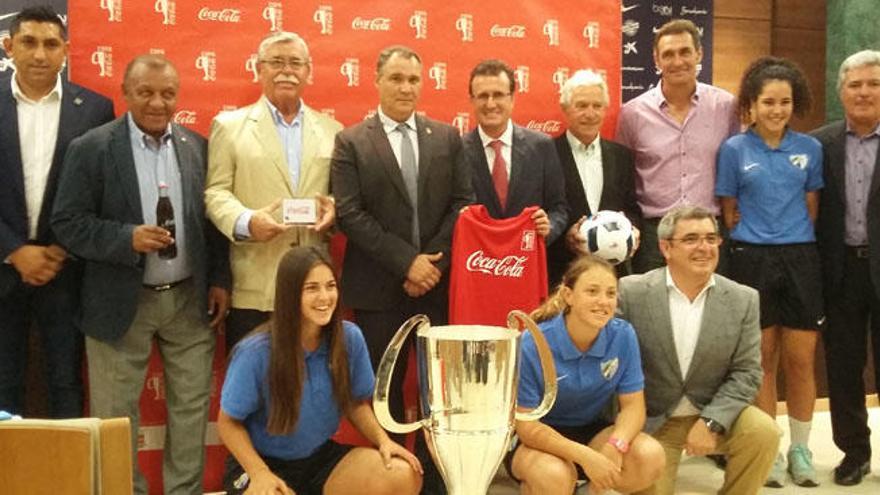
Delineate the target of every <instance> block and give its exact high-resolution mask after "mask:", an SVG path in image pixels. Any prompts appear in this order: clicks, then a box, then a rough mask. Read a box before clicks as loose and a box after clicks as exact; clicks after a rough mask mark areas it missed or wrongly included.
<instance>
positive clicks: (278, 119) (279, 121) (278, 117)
mask: <svg viewBox="0 0 880 495" xmlns="http://www.w3.org/2000/svg"><path fill="white" fill-rule="evenodd" d="M266 104H267V105H269V113H270V114H271V115H272V120H273V121H274V122H275V125H283V126H285V127H295V126H300V127H302V119H303V108H304V107H305V103H303V101H302V100H300V101H299V110H297V111H296V117H294V118H293V122H291V123H289V124H288V123H287V121H285V120H284V115H282V114H281V111H280V110H278V107H276V106H275V105H273V104H272V102H271V101H269V98H266Z"/></svg>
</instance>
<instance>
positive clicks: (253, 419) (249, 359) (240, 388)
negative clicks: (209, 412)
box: [220, 321, 375, 460]
mask: <svg viewBox="0 0 880 495" xmlns="http://www.w3.org/2000/svg"><path fill="white" fill-rule="evenodd" d="M342 325H343V330H344V333H345V347H346V351H347V352H348V368H349V371H350V377H351V396H352V400H365V399H368V398H370V396H371V395H372V394H373V385H374V381H375V379H374V376H373V368H372V366H371V365H370V355H369V353H368V351H367V345H366V343H365V342H364V336H363V335H362V334H361V330H360V328H358V327H357V325H355V324H354V323H350V322H347V321H346V322H343V324H342ZM305 361H306V362H305V366H306V373H307V374H306V377H307V378H306V380H305V381H304V382H303V391H302V399H301V400H300V404H299V421H297V424H296V426H295V427H294V430H293V432H291V433H289V434H287V435H270V434H269V433H268V432H267V431H266V424H267V423H268V420H269V377H268V374H267V373H268V370H269V334H267V333H259V334H255V335H252V336H250V337H248V338H246V339H244V340H242V341H241V342H240V343H239V344H238V346H237V347H236V349H235V352H234V353H233V355H232V361H230V363H229V367H228V368H227V370H226V381H225V382H224V383H223V393H222V395H221V397H220V407H221V408H222V409H223V412H225V413H226V414H227V415H229V416H230V417H232V418H235V419H237V420H239V421H241V422H242V423H243V424H244V427H245V429H247V432H248V435H250V437H251V443H253V445H254V448H255V449H256V450H257V452H259V453H260V455H262V456H269V457H276V458H279V459H287V460H293V459H302V458H304V457H308V456H309V455H311V454H312V453H314V452H315V450H316V449H317V448H318V447H320V446H321V445H323V444H324V442H326V441H327V440H328V439H329V438H330V437H331V436H332V435H333V434H334V433H336V430H337V429H338V428H339V419H340V412H339V408H338V407H337V406H336V401H335V399H334V398H333V382H332V379H331V377H330V367H329V364H328V348H327V341H326V339H324V340H323V341H322V342H321V345H320V346H319V347H318V348H317V349H315V350H314V351H312V352H306V354H305Z"/></svg>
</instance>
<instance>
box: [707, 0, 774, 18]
mask: <svg viewBox="0 0 880 495" xmlns="http://www.w3.org/2000/svg"><path fill="white" fill-rule="evenodd" d="M772 13H773V0H748V1H743V0H715V19H718V18H731V17H732V18H736V19H760V20H765V21H769V20H770V18H771V16H772Z"/></svg>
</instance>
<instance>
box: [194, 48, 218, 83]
mask: <svg viewBox="0 0 880 495" xmlns="http://www.w3.org/2000/svg"><path fill="white" fill-rule="evenodd" d="M195 66H196V69H199V70H201V71H202V81H216V80H217V54H216V53H215V52H202V53H200V54H199V56H198V57H196V63H195Z"/></svg>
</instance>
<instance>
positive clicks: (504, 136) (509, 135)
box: [477, 119, 513, 148]
mask: <svg viewBox="0 0 880 495" xmlns="http://www.w3.org/2000/svg"><path fill="white" fill-rule="evenodd" d="M477 132H478V133H480V140H481V141H482V142H483V148H485V147H487V146H489V143H491V142H492V141H496V140H497V141H501V143H502V144H504V145H505V146H508V147H511V148H512V147H513V120H510V119H508V120H507V129H504V132H503V133H501V135H500V136H498V137H497V138H493V137H491V136H489V135H488V134H486V132H485V131H483V127H482V126H479V125H478V126H477Z"/></svg>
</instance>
